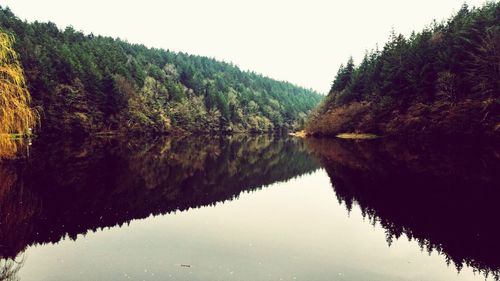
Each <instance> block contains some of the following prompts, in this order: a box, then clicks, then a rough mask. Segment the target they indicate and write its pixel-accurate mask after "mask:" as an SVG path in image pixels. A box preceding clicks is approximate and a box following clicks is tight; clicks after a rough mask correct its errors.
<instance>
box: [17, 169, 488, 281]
mask: <svg viewBox="0 0 500 281" xmlns="http://www.w3.org/2000/svg"><path fill="white" fill-rule="evenodd" d="M25 256H26V263H25V266H24V267H23V268H22V270H21V272H20V273H19V276H20V277H21V280H23V281H30V280H34V281H35V280H36V281H44V280H47V281H48V280H128V279H130V280H371V281H374V280H384V281H386V280H475V279H477V280H484V278H483V277H481V276H474V275H473V273H472V270H470V269H468V268H466V269H464V270H462V272H461V273H460V274H459V275H457V272H456V270H455V268H454V267H453V266H450V267H447V266H446V262H445V259H444V257H442V256H438V255H437V254H435V253H434V254H432V255H431V256H428V254H427V253H426V252H421V251H420V248H419V246H418V245H417V243H416V242H415V241H412V242H408V241H407V240H406V239H405V238H402V239H400V240H398V241H394V243H393V244H392V246H391V247H388V246H387V243H386V240H385V233H384V230H383V229H382V228H381V227H379V226H376V227H373V226H372V225H371V224H370V223H369V222H368V220H363V218H362V216H361V213H360V211H359V209H357V208H354V209H353V211H352V212H351V213H350V214H348V213H347V211H346V209H345V208H344V206H339V204H338V202H337V199H336V197H335V194H334V192H333V189H332V187H331V184H330V179H329V177H328V176H327V175H326V173H325V171H324V170H319V171H317V172H315V173H313V174H311V175H307V176H302V177H299V178H296V179H293V180H290V181H288V182H286V183H276V184H273V185H271V186H270V187H268V188H265V189H263V190H261V191H257V192H253V193H244V194H242V195H241V196H240V198H239V199H237V200H234V201H230V202H225V203H219V204H217V205H216V206H215V207H204V208H201V209H194V210H189V211H186V212H180V213H177V214H168V215H164V216H157V217H149V218H147V219H144V220H136V221H132V222H131V223H130V225H129V226H127V225H125V226H123V227H121V228H119V227H114V228H111V229H105V230H102V231H98V232H97V233H89V234H87V235H86V236H85V237H84V236H83V235H80V236H79V237H78V239H77V240H76V241H69V240H67V239H66V240H64V241H62V242H60V243H59V244H57V245H50V244H49V245H42V246H34V247H30V248H29V249H28V250H27V251H26V253H25ZM188 266H189V267H188Z"/></svg>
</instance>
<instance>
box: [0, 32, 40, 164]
mask: <svg viewBox="0 0 500 281" xmlns="http://www.w3.org/2000/svg"><path fill="white" fill-rule="evenodd" d="M13 41H14V38H13V36H11V35H9V34H7V33H5V32H3V31H2V30H0V159H1V158H11V157H14V156H15V155H16V151H17V148H18V145H19V143H18V142H16V141H15V140H14V139H15V138H19V137H22V136H24V135H25V134H26V133H28V132H29V131H30V130H31V128H33V127H34V126H35V125H36V124H37V122H38V114H37V113H36V111H35V110H33V109H32V108H31V107H30V101H31V96H30V93H29V92H28V89H27V87H26V81H25V78H24V72H23V69H22V67H21V64H20V63H19V58H18V56H17V53H16V52H15V51H14V49H13V47H12V45H13Z"/></svg>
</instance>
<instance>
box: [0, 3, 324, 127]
mask: <svg viewBox="0 0 500 281" xmlns="http://www.w3.org/2000/svg"><path fill="white" fill-rule="evenodd" d="M0 30H3V31H4V32H7V33H10V34H13V35H14V37H15V40H16V41H15V45H14V48H15V50H16V51H17V53H18V54H19V57H20V60H21V64H22V66H23V68H24V72H25V76H26V80H27V83H28V86H29V90H30V92H31V95H32V98H33V105H34V106H37V107H38V109H39V112H40V113H41V117H42V120H41V126H42V128H41V130H40V131H41V132H42V133H61V132H67V133H72V134H92V133H96V132H102V131H114V132H120V131H121V132H139V133H142V132H154V133H164V132H169V131H171V130H186V131H195V132H200V131H201V132H208V131H224V132H230V131H271V130H278V129H296V128H299V127H301V126H303V124H304V120H305V118H306V116H307V114H308V113H309V111H310V110H311V109H312V108H313V107H314V106H316V105H317V103H318V102H319V101H320V100H321V98H322V96H321V95H319V94H318V93H316V92H314V91H313V90H309V89H304V88H301V87H297V86H295V85H293V84H290V83H288V82H282V81H276V80H273V79H270V78H267V77H264V76H262V75H259V74H255V73H253V72H247V71H242V70H240V69H239V68H238V67H236V66H235V65H233V64H230V63H225V62H220V61H217V60H215V59H210V58H206V57H201V56H195V55H188V54H185V53H176V52H171V51H168V50H162V49H155V48H147V47H145V46H143V45H137V44H130V43H127V42H124V41H122V40H120V39H113V38H110V37H102V36H94V35H92V34H90V35H84V34H83V33H81V32H78V31H75V30H74V29H73V28H72V27H67V28H66V29H65V30H64V31H62V30H59V29H58V28H57V27H56V25H55V24H54V23H50V22H49V23H40V22H34V23H27V22H26V21H21V20H20V19H19V18H17V17H16V16H15V15H14V14H13V13H12V12H11V11H10V10H9V9H8V8H3V9H2V8H0Z"/></svg>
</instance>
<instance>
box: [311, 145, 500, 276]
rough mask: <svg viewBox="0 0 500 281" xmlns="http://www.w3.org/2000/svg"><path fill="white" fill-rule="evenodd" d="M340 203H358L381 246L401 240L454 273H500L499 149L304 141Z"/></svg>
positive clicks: (350, 207)
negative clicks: (382, 233) (466, 269)
mask: <svg viewBox="0 0 500 281" xmlns="http://www.w3.org/2000/svg"><path fill="white" fill-rule="evenodd" d="M306 143H307V146H308V147H309V148H310V150H311V151H312V152H313V153H314V154H315V155H316V156H317V157H318V158H319V159H320V161H321V163H322V164H323V166H324V167H325V169H326V171H327V173H328V175H329V177H330V179H331V183H332V186H333V188H334V190H335V192H336V195H337V198H338V200H339V202H340V203H343V204H345V206H346V208H347V209H348V210H349V211H350V210H351V209H352V208H353V205H355V204H356V205H358V206H359V208H360V209H361V212H362V214H363V216H364V217H367V218H369V220H370V221H371V223H372V224H377V223H378V224H380V225H381V226H382V227H383V228H384V229H385V230H386V233H387V242H388V243H389V245H391V243H392V241H393V239H399V238H400V237H401V236H402V235H403V234H404V235H405V236H406V237H407V238H408V239H409V240H412V239H415V240H416V241H418V243H419V245H420V247H421V248H422V249H425V250H427V251H428V252H429V253H431V252H432V251H437V252H438V253H440V254H443V255H445V257H446V259H447V261H448V263H454V265H455V266H456V268H457V270H458V271H460V270H461V268H462V267H463V266H464V265H467V266H471V267H472V268H474V270H475V271H479V272H481V273H483V274H485V275H486V276H489V275H493V277H494V278H495V279H496V280H498V279H499V277H500V276H499V272H500V254H499V253H500V240H498V237H500V228H498V226H497V222H498V207H497V206H498V199H499V198H500V190H499V189H498V187H500V174H499V173H498V163H499V160H500V159H499V158H500V157H499V155H500V153H499V151H498V150H495V148H493V147H490V146H487V145H478V146H464V145H450V144H446V145H431V144H426V145H419V146H410V145H406V144H401V143H397V142H391V141H387V140H375V141H346V140H331V139H314V138H313V139H307V140H306Z"/></svg>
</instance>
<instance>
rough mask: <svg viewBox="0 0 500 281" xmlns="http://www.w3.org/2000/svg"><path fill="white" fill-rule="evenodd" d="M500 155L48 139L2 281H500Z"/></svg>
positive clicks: (29, 167)
mask: <svg viewBox="0 0 500 281" xmlns="http://www.w3.org/2000/svg"><path fill="white" fill-rule="evenodd" d="M499 159H500V152H499V150H498V149H497V148H495V147H491V146H488V145H480V146H478V145H476V146H467V145H458V144H457V145H451V144H441V145H437V144H432V145H430V144H422V143H418V144H402V143H398V142H393V141H389V140H383V139H379V140H366V141H353V140H327V139H305V140H303V139H298V138H290V137H278V136H267V135H264V136H255V137H248V136H232V137H219V136H211V137H177V138H168V137H165V138H156V139H147V140H138V139H119V138H117V139H88V140H64V141H50V140H36V141H34V143H33V146H32V147H30V149H29V157H27V158H26V159H24V160H22V161H18V162H4V163H0V257H1V261H0V280H22V281H59V280H82V281H83V280H85V281H87V280H110V281H111V280H370V281H374V280H384V281H387V280H485V279H487V280H498V279H499V272H500V254H499V253H500V239H498V237H500V228H499V227H498V226H497V225H498V198H500V197H499V195H500V190H499V187H500V173H499V172H500V170H499Z"/></svg>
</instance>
